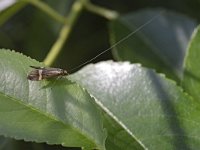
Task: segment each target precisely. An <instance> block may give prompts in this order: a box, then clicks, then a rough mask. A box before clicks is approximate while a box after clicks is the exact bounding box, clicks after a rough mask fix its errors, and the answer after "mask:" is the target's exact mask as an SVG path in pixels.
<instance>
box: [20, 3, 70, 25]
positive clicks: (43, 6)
mask: <svg viewBox="0 0 200 150" xmlns="http://www.w3.org/2000/svg"><path fill="white" fill-rule="evenodd" d="M23 1H25V2H29V3H30V4H32V5H34V6H35V7H37V8H39V9H40V10H42V11H44V12H45V13H47V14H48V15H49V16H50V17H52V18H53V19H55V20H56V21H58V22H61V23H65V22H66V18H65V17H63V16H62V15H60V14H59V13H57V12H56V11H55V10H54V9H52V8H51V7H49V6H48V5H47V4H46V3H44V2H42V1H40V0H23Z"/></svg>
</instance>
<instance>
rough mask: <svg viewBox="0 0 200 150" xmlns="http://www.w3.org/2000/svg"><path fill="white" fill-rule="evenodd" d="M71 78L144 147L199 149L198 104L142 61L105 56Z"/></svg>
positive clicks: (166, 149)
mask: <svg viewBox="0 0 200 150" xmlns="http://www.w3.org/2000/svg"><path fill="white" fill-rule="evenodd" d="M70 79H71V80H73V81H76V82H77V83H79V84H80V85H81V86H83V87H85V88H86V89H87V90H88V92H89V93H90V94H91V95H93V97H94V98H95V102H96V103H97V104H98V105H99V107H100V108H101V109H102V110H104V111H105V113H107V114H108V116H110V117H111V118H112V119H113V120H114V121H115V122H116V123H117V124H118V125H120V126H121V128H123V130H124V131H125V132H126V134H127V135H129V136H130V137H132V139H133V140H135V141H136V142H137V143H138V144H140V145H141V147H143V149H149V150H155V149H163V148H164V149H165V150H171V149H177V150H178V149H187V150H188V149H199V147H200V140H199V133H200V125H199V122H200V118H199V115H200V107H199V103H197V102H196V101H194V100H193V99H191V98H190V97H188V96H187V95H186V94H185V93H183V91H182V89H181V88H180V87H178V86H177V85H176V84H175V83H174V82H173V81H172V80H169V79H166V78H165V77H164V76H163V75H158V74H156V73H155V72H154V71H152V70H150V69H146V68H144V67H141V66H140V65H136V64H129V63H128V62H118V63H116V62H112V61H108V62H101V63H98V64H95V65H88V66H87V67H85V68H83V69H82V70H80V71H79V72H77V73H75V74H74V75H72V76H71V77H70ZM113 126H114V125H113ZM107 130H108V129H107ZM120 131H121V130H119V132H120ZM119 132H116V133H115V135H117V134H119ZM109 136H110V135H109V131H108V137H109ZM110 140H111V139H110ZM112 140H113V141H114V140H115V139H114V136H113V139H112ZM126 148H127V147H124V148H121V149H126ZM127 149H128V148H127ZM133 149H134V148H133Z"/></svg>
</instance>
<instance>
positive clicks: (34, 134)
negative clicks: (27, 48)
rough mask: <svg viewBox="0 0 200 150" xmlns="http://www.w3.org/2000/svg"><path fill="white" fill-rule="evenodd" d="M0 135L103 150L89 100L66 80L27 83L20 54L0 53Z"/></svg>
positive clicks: (96, 117) (98, 122)
mask: <svg viewBox="0 0 200 150" xmlns="http://www.w3.org/2000/svg"><path fill="white" fill-rule="evenodd" d="M0 60H1V63H0V134H1V135H4V136H8V137H13V138H15V139H24V140H25V141H35V142H46V143H48V144H61V145H63V146H69V147H71V146H73V147H83V148H86V149H92V148H98V149H104V142H105V138H106V135H105V132H104V129H103V123H102V119H101V114H100V113H99V111H98V110H97V109H96V107H95V105H94V102H93V101H94V100H93V98H91V97H90V95H89V94H88V93H87V91H86V90H83V89H82V88H81V87H80V86H78V85H77V84H75V83H72V82H69V81H68V80H67V79H64V78H63V79H59V80H52V81H45V80H44V81H39V82H37V81H30V80H27V74H28V72H29V71H30V70H31V68H30V67H29V66H30V65H34V66H42V64H40V63H38V62H37V61H35V60H32V59H30V58H28V57H26V56H24V55H22V54H19V53H15V52H11V51H8V50H1V51H0Z"/></svg>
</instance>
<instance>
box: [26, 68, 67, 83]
mask: <svg viewBox="0 0 200 150" xmlns="http://www.w3.org/2000/svg"><path fill="white" fill-rule="evenodd" d="M30 67H31V68H34V70H32V71H31V72H30V73H29V74H28V76H27V79H29V80H31V81H40V80H43V79H51V78H56V77H62V76H66V75H68V73H67V71H66V70H63V69H60V68H45V67H37V66H30Z"/></svg>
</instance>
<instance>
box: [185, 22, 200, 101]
mask: <svg viewBox="0 0 200 150" xmlns="http://www.w3.org/2000/svg"><path fill="white" fill-rule="evenodd" d="M199 58H200V26H198V27H197V28H196V30H195V31H194V33H193V36H192V39H191V41H190V44H189V46H188V51H187V55H186V57H185V66H184V67H185V68H184V76H183V81H182V83H183V86H184V89H185V90H186V91H187V92H188V93H190V94H191V95H192V97H194V98H195V99H196V100H198V101H199V100H200V95H199V92H200V67H199Z"/></svg>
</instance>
